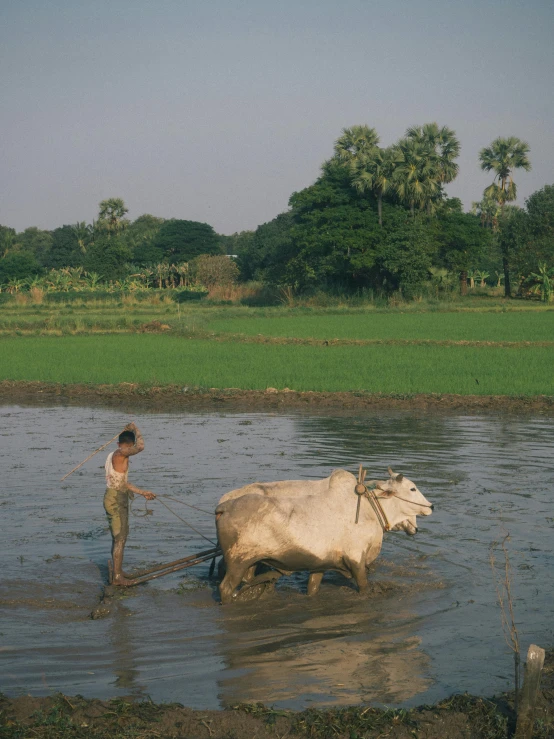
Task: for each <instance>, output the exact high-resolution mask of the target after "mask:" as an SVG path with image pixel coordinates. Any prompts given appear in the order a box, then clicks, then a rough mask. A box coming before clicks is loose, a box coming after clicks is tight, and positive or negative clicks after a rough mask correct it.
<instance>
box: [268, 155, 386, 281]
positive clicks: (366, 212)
mask: <svg viewBox="0 0 554 739" xmlns="http://www.w3.org/2000/svg"><path fill="white" fill-rule="evenodd" d="M289 205H290V206H291V208H292V221H293V226H292V228H291V232H290V242H289V246H288V253H287V252H285V253H281V254H280V255H279V256H280V258H279V261H278V262H277V263H276V264H275V265H274V267H273V270H272V271H271V275H272V279H273V280H274V281H277V282H281V283H286V284H291V285H294V286H295V287H296V288H297V289H300V290H302V289H307V288H310V287H323V288H325V287H330V288H342V289H344V288H356V287H363V286H367V285H368V284H369V282H370V281H371V275H372V274H373V272H374V271H375V264H376V255H377V253H378V250H379V247H380V245H381V242H382V239H383V233H382V231H381V229H380V227H379V222H378V218H377V213H376V210H375V207H374V201H368V199H367V197H364V196H362V195H360V194H358V193H357V192H356V191H355V190H354V189H353V188H352V187H351V185H350V175H349V170H348V169H346V168H345V167H344V166H343V165H341V164H340V162H339V161H338V160H336V159H334V160H331V161H330V162H328V163H327V164H326V166H324V168H323V174H322V176H321V177H320V178H319V179H318V180H317V182H316V183H315V184H314V185H311V186H310V187H307V188H305V189H304V190H302V191H301V192H298V193H293V195H292V196H291V198H290V202H289Z"/></svg>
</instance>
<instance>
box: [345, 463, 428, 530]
mask: <svg viewBox="0 0 554 739" xmlns="http://www.w3.org/2000/svg"><path fill="white" fill-rule="evenodd" d="M366 472H367V470H364V469H363V467H362V465H360V469H359V470H358V483H357V485H356V487H355V488H354V491H355V493H356V495H357V496H358V505H357V506H356V523H358V519H359V517H360V504H361V502H362V498H367V499H368V500H369V502H370V503H371V507H372V508H373V510H374V511H375V515H376V516H377V520H378V521H379V523H380V524H381V528H382V529H383V531H390V530H391V525H390V523H389V520H388V518H387V514H386V513H385V511H384V510H383V506H382V505H381V503H380V502H379V500H380V498H383V497H384V496H383V495H376V494H375V490H381V492H383V493H387V492H390V491H388V490H383V488H380V487H379V486H378V485H375V484H372V485H371V487H370V486H369V485H366V484H365V483H364V480H365V476H366ZM391 495H392V496H394V497H395V498H397V499H398V500H402V501H403V502H404V503H410V504H411V505H417V506H420V507H422V508H431V509H432V508H433V506H432V505H428V504H427V503H415V502H414V501H413V500H408V499H407V498H401V497H400V496H399V495H397V494H396V493H392V494H391Z"/></svg>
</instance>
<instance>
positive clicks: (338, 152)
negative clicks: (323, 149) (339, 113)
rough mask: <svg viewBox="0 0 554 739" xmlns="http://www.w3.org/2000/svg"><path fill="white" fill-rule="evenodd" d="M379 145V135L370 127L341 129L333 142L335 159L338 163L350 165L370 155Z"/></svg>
mask: <svg viewBox="0 0 554 739" xmlns="http://www.w3.org/2000/svg"><path fill="white" fill-rule="evenodd" d="M378 144H379V135H378V133H377V131H376V130H375V129H374V128H370V126H352V128H343V129H342V135H341V136H339V138H338V139H337V140H336V141H335V157H336V158H337V159H338V161H339V162H343V163H347V164H351V163H352V162H354V161H357V160H358V159H359V158H360V157H361V156H364V155H367V154H371V153H372V152H373V150H374V149H375V148H376V147H377V145H378Z"/></svg>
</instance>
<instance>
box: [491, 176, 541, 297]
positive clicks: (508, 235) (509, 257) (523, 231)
mask: <svg viewBox="0 0 554 739" xmlns="http://www.w3.org/2000/svg"><path fill="white" fill-rule="evenodd" d="M498 241H499V246H500V250H501V252H502V256H503V259H504V260H505V261H506V262H507V263H508V264H509V266H510V274H511V276H517V277H518V279H519V280H520V282H521V280H522V279H524V278H525V277H527V276H528V275H529V274H530V273H531V272H532V271H536V270H537V265H538V264H541V263H544V264H547V265H548V266H549V267H550V266H554V186H553V185H546V186H545V187H543V188H542V189H540V190H537V191H536V192H534V193H533V194H532V195H531V196H530V197H529V198H528V199H527V201H526V210H523V209H521V208H516V207H514V206H505V207H504V208H503V213H502V218H501V221H500V228H499V233H498Z"/></svg>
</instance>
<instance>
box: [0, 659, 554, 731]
mask: <svg viewBox="0 0 554 739" xmlns="http://www.w3.org/2000/svg"><path fill="white" fill-rule="evenodd" d="M513 729H514V715H513V695H511V694H504V695H502V696H500V697H498V698H493V699H491V700H486V699H483V698H476V697H473V696H469V695H458V696H453V697H452V698H449V699H447V700H444V701H441V702H440V703H437V704H435V705H433V706H422V707H419V708H414V709H411V710H409V711H407V710H402V709H400V710H382V709H375V708H371V707H367V706H353V707H350V708H341V709H319V710H318V709H309V710H307V711H303V712H300V713H295V712H292V711H280V710H273V709H271V708H266V707H264V706H262V705H261V704H252V705H246V704H245V705H240V706H233V707H232V708H230V709H228V710H224V711H195V710H192V709H190V708H184V707H183V706H181V705H180V704H155V703H152V702H150V701H142V702H136V701H134V700H133V699H132V698H129V699H117V700H112V701H99V700H86V699H84V698H82V697H80V696H76V697H72V696H64V695H61V694H58V695H55V696H52V697H47V698H33V697H31V696H22V697H20V698H14V699H9V698H6V697H4V696H1V695H0V736H1V737H3V739H21V738H22V737H25V738H27V737H43V738H44V739H85V737H86V738H88V737H97V738H102V739H104V738H105V739H108V738H109V739H127V738H129V739H130V738H131V737H134V738H135V739H136V738H137V737H140V738H141V739H154V738H156V737H168V738H175V739H176V738H177V737H181V738H183V739H185V738H186V739H284V738H285V737H291V739H292V737H310V738H311V739H331V737H332V738H333V739H377V738H378V737H389V738H390V739H413V737H419V739H483V738H484V737H486V738H487V739H507V738H508V737H510V736H512V735H513ZM533 736H534V737H535V739H547V738H548V737H552V736H554V652H553V651H552V650H551V651H549V652H548V653H547V658H546V662H545V668H544V673H543V680H542V686H541V691H540V695H539V700H538V705H537V711H536V720H535V731H534V733H533Z"/></svg>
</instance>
